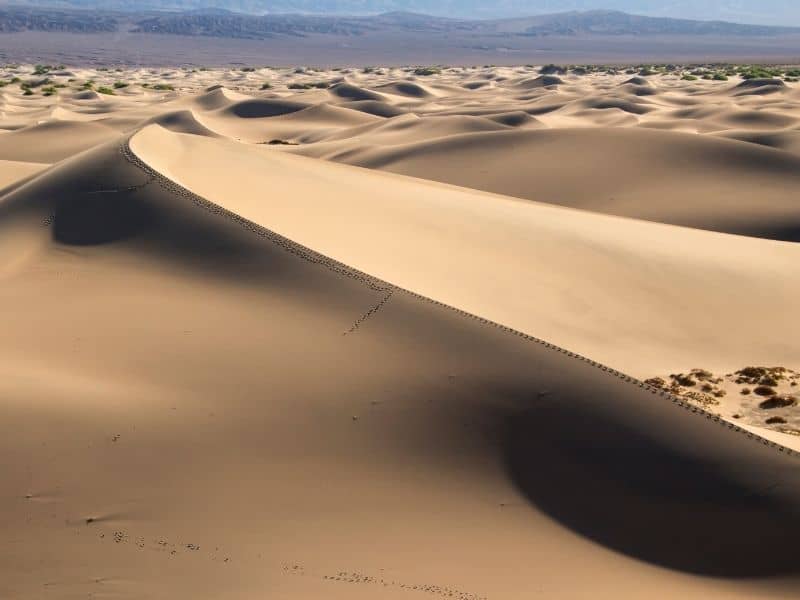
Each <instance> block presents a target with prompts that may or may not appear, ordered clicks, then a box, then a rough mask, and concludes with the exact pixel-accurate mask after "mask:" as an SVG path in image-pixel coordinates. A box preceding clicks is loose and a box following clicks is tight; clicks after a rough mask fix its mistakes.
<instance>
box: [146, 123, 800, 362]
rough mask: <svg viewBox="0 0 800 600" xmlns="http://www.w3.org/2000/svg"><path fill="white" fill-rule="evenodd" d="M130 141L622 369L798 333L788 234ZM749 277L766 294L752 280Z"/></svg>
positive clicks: (214, 186) (354, 256) (712, 354)
mask: <svg viewBox="0 0 800 600" xmlns="http://www.w3.org/2000/svg"><path fill="white" fill-rule="evenodd" d="M636 133H639V132H636ZM552 143H554V142H551V145H552ZM132 147H133V149H134V151H135V152H137V154H139V155H140V156H143V157H144V158H145V160H146V161H148V163H149V164H151V165H152V166H153V167H154V168H155V169H156V170H158V171H159V172H161V173H164V174H165V175H167V176H168V177H170V178H171V179H173V180H175V181H177V182H178V183H180V184H181V185H183V186H184V187H187V188H188V189H190V190H192V191H195V192H196V193H198V194H201V195H202V196H203V197H204V198H207V199H209V200H211V201H213V202H215V203H217V204H219V205H222V206H224V207H226V208H227V209H228V210H232V211H234V212H236V213H237V214H240V215H242V216H244V217H245V218H247V219H249V220H251V221H254V222H256V223H259V224H261V225H264V226H267V225H268V226H269V228H270V229H272V230H274V231H276V232H277V233H280V234H281V235H284V236H286V237H288V238H290V239H292V240H294V241H297V242H299V243H302V244H304V245H306V246H309V247H310V248H312V249H314V250H316V251H318V252H321V253H323V254H325V255H326V256H331V257H332V258H335V259H337V260H340V261H341V262H344V263H345V264H349V265H351V266H354V267H356V268H358V269H360V270H362V271H364V272H367V273H371V274H376V275H379V274H380V275H381V276H382V277H384V278H385V279H387V280H388V281H391V282H393V283H396V284H398V285H400V286H402V287H404V288H407V289H410V290H412V291H415V292H417V293H420V294H422V295H424V296H427V297H430V298H433V299H435V300H438V301H441V302H444V303H446V304H450V305H453V306H456V307H458V308H461V309H463V310H466V311H468V312H470V313H473V314H479V315H481V316H484V317H487V318H489V319H492V320H494V321H497V322H499V323H502V324H505V325H508V326H510V327H513V328H515V329H518V330H520V331H524V332H526V333H531V334H535V335H538V336H541V337H543V338H545V339H547V340H549V341H553V342H555V343H558V344H559V345H562V346H565V347H567V348H570V349H572V350H575V351H577V352H579V353H581V354H584V355H586V356H591V357H593V358H596V359H597V360H601V361H602V362H605V363H607V364H611V365H613V366H615V367H617V368H619V369H622V370H625V371H626V372H630V373H635V374H639V375H645V374H647V373H651V372H654V371H653V370H654V369H658V368H662V369H663V368H666V369H672V368H680V366H681V365H684V364H687V363H689V364H695V363H697V364H708V365H709V366H712V367H714V368H726V367H728V366H730V365H737V364H743V361H744V362H747V361H748V360H756V362H759V363H771V362H776V361H777V362H780V361H781V360H782V359H786V358H787V357H788V353H792V352H793V350H792V349H791V348H792V344H791V342H790V341H789V340H791V339H793V337H794V336H795V335H798V334H800V330H798V331H797V332H795V331H793V330H792V329H791V328H792V327H793V326H794V325H793V324H794V323H795V322H796V320H795V319H793V318H792V315H793V313H794V300H793V296H794V294H795V292H796V291H800V288H799V289H798V290H795V289H794V288H793V287H792V286H794V285H795V284H794V281H795V279H796V276H797V274H798V270H797V269H798V266H797V264H798V263H797V259H798V257H799V256H800V255H799V254H798V252H800V247H797V246H796V245H795V244H792V243H780V242H772V241H768V240H757V239H753V238H747V237H738V236H726V235H720V234H714V233H711V232H703V231H698V230H693V229H686V228H677V227H670V226H664V225H657V224H652V223H647V222H644V221H636V220H630V219H622V218H615V217H607V216H601V215H597V214H593V213H588V212H580V211H574V210H568V209H563V208H558V207H551V206H548V205H545V204H538V203H531V202H524V201H519V200H515V199H512V198H508V197H502V196H493V195H489V194H482V193H476V192H474V191H470V190H467V189H462V188H452V187H446V186H442V185H437V184H432V183H428V182H424V181H422V180H413V179H406V178H398V177H391V176H387V175H386V174H383V173H374V172H371V171H365V170H355V169H353V168H350V167H344V166H339V165H333V164H325V163H323V164H318V163H317V162H316V161H314V160H311V159H307V158H303V157H294V156H286V155H284V154H283V153H279V152H277V151H274V150H273V149H271V148H264V149H262V151H260V152H253V148H252V147H248V146H243V145H241V144H236V143H232V142H225V141H215V140H212V139H209V138H203V137H198V136H186V135H171V134H168V133H167V132H166V131H164V130H163V129H157V128H153V127H151V128H147V129H145V130H143V131H142V132H141V133H139V134H138V135H137V136H136V137H135V138H134V140H133V145H132ZM452 155H453V153H452V151H451V152H450V156H452ZM617 158H618V157H617ZM422 160H423V161H424V157H422ZM721 160H722V159H721ZM650 164H656V161H655V160H652V159H651V163H650ZM788 168H789V167H787V169H788ZM265 181H269V184H268V186H267V188H266V189H268V190H269V195H268V197H265V187H264V182H265ZM372 190H375V192H373V191H372ZM378 190H379V192H378ZM308 215H315V219H314V220H313V222H309V219H308V218H307V216H308ZM731 256H737V257H738V259H737V261H736V262H735V263H734V264H732V261H731V260H730V257H731ZM765 264H769V265H770V267H769V269H765V268H764V265H765ZM487 281H491V282H492V284H491V285H487V284H486V282H487ZM576 282H579V284H578V283H576ZM743 285H749V286H752V289H753V290H757V292H755V293H753V294H747V293H745V294H742V293H740V292H741V291H742V286H743ZM689 296H691V302H689V301H682V300H681V298H688V297H689ZM534 299H535V300H534ZM709 312H713V314H714V318H713V319H709V316H708V315H709ZM653 315H658V316H659V319H658V320H657V321H656V320H654V319H653ZM743 315H747V319H748V322H749V323H750V327H751V328H752V330H751V331H748V334H747V335H746V336H743V335H742V332H741V329H740V327H741V322H742V319H743ZM787 328H789V329H787ZM776 329H782V330H783V334H784V335H785V337H783V336H782V339H783V340H785V341H781V339H776V337H775V335H774V331H776ZM753 357H758V359H754V358H753ZM797 360H800V356H798V355H795V354H792V356H791V362H795V361H797Z"/></svg>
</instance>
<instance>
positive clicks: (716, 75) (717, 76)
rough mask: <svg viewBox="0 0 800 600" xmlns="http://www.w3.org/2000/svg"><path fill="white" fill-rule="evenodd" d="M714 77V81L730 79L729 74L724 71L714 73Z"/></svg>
mask: <svg viewBox="0 0 800 600" xmlns="http://www.w3.org/2000/svg"><path fill="white" fill-rule="evenodd" d="M712 79H713V80H714V81H728V76H727V75H725V74H724V73H714V76H713V77H712Z"/></svg>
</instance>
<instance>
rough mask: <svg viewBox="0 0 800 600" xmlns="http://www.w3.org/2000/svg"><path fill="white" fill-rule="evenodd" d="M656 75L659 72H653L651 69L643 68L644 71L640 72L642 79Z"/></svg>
mask: <svg viewBox="0 0 800 600" xmlns="http://www.w3.org/2000/svg"><path fill="white" fill-rule="evenodd" d="M656 73H657V71H655V70H653V69H652V68H650V67H643V68H642V69H640V70H639V76H640V77H649V76H651V75H655V74H656Z"/></svg>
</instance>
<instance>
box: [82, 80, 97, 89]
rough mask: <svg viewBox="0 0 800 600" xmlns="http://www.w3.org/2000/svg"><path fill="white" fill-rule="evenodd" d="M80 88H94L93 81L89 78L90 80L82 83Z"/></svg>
mask: <svg viewBox="0 0 800 600" xmlns="http://www.w3.org/2000/svg"><path fill="white" fill-rule="evenodd" d="M81 88H83V89H84V90H91V89H94V81H91V80H90V81H87V82H86V83H84V84H83V85H82V86H81Z"/></svg>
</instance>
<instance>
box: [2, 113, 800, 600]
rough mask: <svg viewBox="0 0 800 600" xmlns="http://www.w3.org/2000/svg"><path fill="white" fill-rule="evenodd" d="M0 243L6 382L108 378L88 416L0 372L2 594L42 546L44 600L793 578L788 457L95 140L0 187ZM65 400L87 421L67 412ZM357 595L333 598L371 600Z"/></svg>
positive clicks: (513, 590)
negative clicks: (19, 250) (9, 187)
mask: <svg viewBox="0 0 800 600" xmlns="http://www.w3.org/2000/svg"><path fill="white" fill-rule="evenodd" d="M151 129H152V128H151ZM212 141H213V140H212ZM135 147H136V146H135ZM140 148H145V149H146V146H140ZM142 156H143V158H145V160H147V159H148V156H147V155H146V154H143V155H142ZM150 158H153V156H152V155H151V156H150ZM297 160H299V159H297ZM56 191H58V192H59V193H55V192H56ZM265 193H269V186H267V187H265ZM273 193H274V192H273ZM0 234H2V236H3V237H6V236H11V235H14V236H16V237H17V239H25V240H27V241H28V243H29V245H30V247H31V248H33V250H32V251H31V252H30V253H28V254H27V255H26V259H25V260H24V261H22V262H18V263H17V264H15V265H12V266H9V265H7V264H6V265H3V268H5V270H3V269H2V268H0V273H2V277H3V284H4V285H3V289H4V290H8V289H13V293H8V292H5V293H3V295H2V296H0V308H2V310H3V312H4V313H10V312H13V313H14V314H15V319H14V322H13V323H11V324H10V326H9V327H4V328H3V330H2V332H0V340H1V341H2V344H0V348H3V349H4V351H8V349H12V348H13V349H14V353H15V355H14V357H10V356H5V357H3V358H4V359H5V361H4V362H5V363H6V365H12V366H15V368H16V369H17V370H19V369H20V367H21V366H24V369H23V370H24V371H25V372H29V373H36V372H37V370H39V369H47V370H48V371H49V372H50V373H58V372H66V371H68V372H70V373H85V374H86V375H87V376H93V377H94V379H92V378H91V377H90V379H89V380H92V381H93V383H94V385H95V386H96V385H98V383H97V382H99V381H109V377H112V378H113V381H114V385H113V386H112V385H110V384H108V385H107V386H106V387H105V388H103V389H104V394H103V395H102V396H97V397H95V395H93V393H91V392H89V391H88V390H89V388H84V387H82V385H81V383H80V379H70V380H67V382H68V384H67V385H64V386H61V387H60V388H55V389H52V388H44V387H42V385H43V382H42V380H41V379H39V378H36V377H33V378H31V377H27V378H26V377H21V378H20V377H4V378H2V380H0V381H1V383H0V386H1V387H0V389H3V390H4V394H5V395H6V396H7V397H10V398H12V399H13V400H12V401H11V402H10V403H9V406H8V409H7V411H6V415H5V417H4V419H3V421H2V425H0V428H1V429H0V432H2V435H0V440H1V441H0V448H2V453H1V454H0V455H2V456H3V460H4V472H5V473H6V479H5V486H6V489H7V490H9V494H8V495H6V496H5V497H4V498H3V500H2V502H3V507H2V508H3V510H2V511H0V515H2V516H0V520H1V521H2V524H3V530H4V531H5V532H7V534H8V535H9V537H10V538H11V539H16V540H20V541H18V542H17V543H16V544H15V546H14V550H13V557H12V556H10V555H9V556H5V557H4V558H5V559H8V560H3V561H2V563H0V564H3V565H6V566H4V567H0V569H2V570H3V571H5V572H4V573H3V574H2V575H3V576H2V578H1V579H2V581H3V585H4V586H5V589H7V590H10V592H11V593H12V595H16V596H17V597H24V596H25V595H26V594H30V593H31V592H32V591H33V590H38V589H40V586H41V581H40V580H39V578H38V576H37V575H36V574H35V573H32V572H31V571H29V570H26V569H23V568H18V567H20V566H22V565H25V564H30V561H33V560H39V559H41V558H42V548H43V547H44V548H45V550H44V554H45V558H47V559H49V564H51V565H52V568H51V569H50V572H49V573H48V575H49V577H48V580H49V581H53V582H54V583H53V584H52V585H53V586H55V587H54V588H51V589H53V590H54V591H55V592H59V591H61V592H67V590H69V592H70V593H74V592H76V591H77V592H84V591H87V590H89V589H90V586H92V585H97V584H96V580H97V579H98V578H100V579H103V581H104V582H105V584H106V585H108V586H111V587H110V589H111V590H113V591H114V592H115V593H117V594H119V595H124V594H127V595H129V596H131V597H143V596H151V597H158V598H161V597H164V598H166V597H183V596H187V597H188V596H190V595H191V596H192V597H215V595H216V596H218V594H219V593H221V592H222V591H223V590H224V592H225V594H226V596H228V597H234V598H240V597H241V598H244V597H247V595H248V593H251V592H252V590H253V589H261V588H263V586H265V585H266V586H270V587H274V588H275V589H277V590H278V592H277V597H282V598H289V597H298V595H300V596H305V595H314V594H317V595H318V594H319V593H322V592H324V591H326V590H327V591H330V590H340V589H342V586H345V585H347V583H346V582H347V580H348V578H344V581H343V580H342V578H341V577H340V578H339V580H336V581H334V580H333V578H331V580H328V578H327V575H326V576H324V577H323V574H324V573H326V572H330V571H331V570H332V569H334V565H336V564H338V565H352V566H351V567H347V566H345V567H339V569H342V568H350V569H353V570H355V571H357V572H359V573H374V574H378V573H379V572H380V571H382V570H383V569H384V568H387V569H389V568H390V569H391V572H392V574H391V584H390V583H389V582H388V581H386V582H385V583H384V586H382V587H388V588H390V589H388V590H386V592H385V593H386V594H387V597H388V595H389V594H390V593H394V592H397V593H399V592H400V590H398V589H397V588H396V585H397V582H401V581H410V582H418V581H428V582H436V584H437V585H435V586H433V587H434V588H436V589H443V586H445V584H446V586H445V587H444V589H445V594H444V595H446V590H447V589H450V590H451V591H452V590H453V589H456V590H466V591H461V592H458V591H457V592H456V593H455V594H454V595H456V596H458V597H460V598H465V599H469V598H477V597H483V596H485V597H491V598H496V597H504V598H524V597H527V596H526V594H527V590H528V587H527V584H529V583H530V581H532V580H535V581H536V585H537V586H538V588H537V589H540V590H542V592H543V593H545V594H547V595H551V596H552V595H555V594H557V595H558V596H559V597H564V598H569V597H583V596H585V593H586V589H585V588H584V587H583V584H582V583H581V582H580V581H579V578H576V577H575V576H574V575H575V573H576V568H575V566H574V565H576V564H578V565H586V567H585V568H586V571H585V572H586V573H587V574H590V575H591V581H592V593H593V594H603V593H607V594H612V593H613V594H616V595H624V594H637V593H641V592H642V591H643V590H648V595H649V597H655V598H669V597H674V595H675V594H676V593H678V594H681V595H682V597H696V598H715V597H737V596H738V597H742V598H745V597H751V594H752V593H755V592H758V593H767V594H776V595H779V594H781V593H785V592H787V591H788V590H791V589H793V586H795V585H796V584H797V580H798V576H800V568H798V566H797V562H796V561H795V560H794V558H793V554H794V553H793V550H794V543H795V542H794V540H795V539H796V537H797V535H798V534H799V533H800V514H798V506H800V471H799V470H798V468H799V467H800V463H799V462H798V460H797V458H796V456H794V455H790V454H788V453H787V452H786V451H783V450H779V449H778V448H777V447H775V446H772V445H768V444H766V443H759V440H758V438H755V437H754V436H752V435H748V434H745V433H743V432H741V431H740V430H736V429H735V428H733V427H732V426H730V425H726V424H723V423H721V422H719V421H718V420H716V419H714V418H710V417H706V416H704V415H702V414H698V413H697V412H696V409H695V410H694V411H692V410H689V409H687V408H685V407H683V406H681V405H678V404H676V403H675V402H674V401H672V400H671V399H670V398H669V397H659V396H658V395H657V394H655V393H654V392H653V391H651V390H649V389H647V388H645V387H642V386H641V385H639V384H637V383H636V382H634V381H631V380H630V379H629V378H627V377H625V376H623V375H621V374H619V373H617V372H614V371H609V370H608V369H606V368H601V367H599V366H597V365H595V364H593V363H591V362H589V361H586V360H581V359H580V358H578V357H575V356H573V355H570V354H569V353H565V352H563V351H560V350H558V349H557V348H553V347H551V346H549V345H548V344H545V343H538V342H537V341H536V340H534V339H531V338H528V337H526V336H523V335H520V334H517V333H515V332H512V331H509V330H507V329H504V328H501V327H498V326H495V325H493V324H492V323H490V322H487V321H485V320H482V319H479V318H475V317H470V316H469V315H466V314H464V313H460V312H458V311H455V310H453V309H450V308H448V307H446V306H443V305H441V304H437V303H433V302H430V301H427V300H425V299H424V298H421V297H419V296H416V295H414V294H411V293H407V292H404V291H403V290H401V289H398V288H396V287H394V286H392V285H389V284H387V283H384V282H383V281H381V280H379V279H375V278H373V277H371V276H369V275H365V274H363V273H360V272H358V271H354V270H352V269H351V268H349V267H347V266H345V265H342V264H340V263H337V262H334V261H332V260H331V259H329V258H326V257H325V256H322V255H319V254H316V253H314V252H312V251H310V250H307V249H306V248H304V247H302V246H299V245H297V244H296V243H294V242H293V241H291V240H288V239H286V238H283V237H280V236H277V235H276V234H274V233H272V232H270V231H269V230H265V229H262V228H261V227H259V226H258V225H255V224H254V223H252V222H248V221H246V220H244V219H242V218H241V217H239V216H238V215H237V214H235V213H233V212H229V211H226V210H223V209H221V208H220V207H219V206H217V205H214V204H209V203H207V202H206V201H204V200H203V199H201V198H199V197H197V196H194V195H192V194H190V193H187V192H186V191H185V190H184V189H183V188H180V187H178V186H176V185H174V184H173V183H171V182H170V181H169V180H166V179H164V178H163V177H161V176H159V175H158V174H157V173H155V172H153V171H151V170H150V169H149V167H147V166H146V165H143V164H142V163H141V162H140V161H139V159H137V158H136V157H135V155H133V154H132V153H131V152H130V151H129V150H126V149H123V152H120V151H119V149H118V147H117V146H116V145H108V146H105V147H101V148H99V149H96V150H93V151H92V152H90V153H86V154H84V155H81V156H79V157H76V158H75V159H72V160H70V161H66V162H65V163H62V164H61V165H59V166H57V167H56V168H54V169H51V170H49V171H48V172H47V173H45V174H43V175H41V176H39V177H37V178H35V179H34V180H32V181H29V182H28V183H26V184H24V185H22V186H20V187H19V188H17V189H16V190H15V191H13V192H12V193H10V194H8V195H6V196H4V197H3V198H2V199H0ZM2 256H4V257H7V255H6V254H3V255H2ZM6 260H7V258H6ZM52 270H56V271H58V272H59V273H60V274H61V276H60V277H59V278H52V277H44V276H43V275H44V274H45V273H46V272H47V271H52ZM122 280H125V281H126V282H127V285H125V286H121V285H119V283H120V282H121V281H122ZM166 282H169V285H168V286H165V283H166ZM131 290H135V292H134V293H131ZM76 336H77V341H76ZM83 336H88V338H89V340H90V343H83V342H81V341H80V339H81V338H82V337H83ZM120 340H124V343H122V344H120ZM67 346H68V347H70V348H71V352H69V353H65V352H64V348H65V347H67ZM198 348H201V349H202V350H201V351H198ZM98 356H103V357H104V360H103V361H102V371H101V372H99V371H98V369H100V367H99V363H98V360H97V357H98ZM12 358H13V360H12ZM145 390H147V391H148V393H146V394H145V393H144V391H145ZM130 394H132V395H133V396H138V397H139V399H140V400H139V401H138V402H134V403H129V402H128V401H126V399H125V398H126V396H127V395H130ZM259 394H263V397H258V396H259ZM77 402H82V403H83V404H86V403H90V405H91V406H93V407H94V410H93V412H92V414H91V417H90V418H85V419H83V418H81V419H79V418H77V417H75V415H74V414H72V413H71V411H66V410H65V409H64V407H66V406H70V404H71V403H77ZM32 407H33V408H32ZM59 407H61V408H59ZM174 411H177V413H176V412H174ZM176 417H177V418H176ZM59 423H62V424H63V423H68V424H69V425H70V427H64V426H63V425H62V426H60V427H59V426H58V424H59ZM132 426H133V427H132ZM112 431H122V437H121V438H120V439H119V441H117V440H114V442H110V441H108V436H110V433H111V432H112ZM188 440H193V442H192V443H191V444H188V443H187V441H188ZM43 444H46V450H42V448H43V447H44V446H43ZM277 456H279V457H280V460H276V457H277ZM154 457H158V459H157V460H154ZM98 465H102V467H103V468H102V469H100V470H98V468H97V466H98ZM187 465H197V466H198V467H189V468H188V469H187ZM200 466H202V468H200ZM253 469H257V471H258V476H257V477H253ZM32 473H34V474H35V476H32V475H31V474H32ZM323 482H324V488H323V487H321V486H323ZM323 489H324V493H323V492H322V490H323ZM189 498H192V501H191V502H187V500H188V499H189ZM506 503H510V504H511V506H515V507H516V508H514V509H513V510H505V509H502V508H501V507H502V506H504V505H505V504H506ZM312 515H313V518H311V516H312ZM101 533H102V534H104V536H101V535H100V534H101ZM117 534H119V536H120V537H119V539H118V543H117V544H114V541H113V540H115V539H117ZM125 536H128V537H129V538H130V540H131V543H127V541H126V537H125ZM134 539H135V540H139V539H141V540H142V546H141V547H140V549H136V548H135V547H134V546H133V543H132V540H134ZM156 540H162V541H163V543H164V544H169V543H171V541H173V540H174V541H176V542H177V541H182V542H187V541H189V540H193V543H192V544H189V545H188V547H189V551H188V552H189V554H192V553H193V555H192V556H191V557H189V558H184V557H183V556H182V555H179V556H177V557H176V558H174V560H173V559H170V556H169V555H168V554H167V553H165V552H161V553H160V554H159V553H158V551H157V548H158V546H157V545H156ZM159 543H161V542H159ZM137 544H138V541H137ZM183 545H184V546H185V543H184V544H183ZM151 546H152V547H153V548H154V549H151ZM192 547H196V550H193V549H192ZM214 547H216V552H218V553H219V554H212V555H213V556H218V557H219V560H217V561H212V560H205V562H201V558H202V557H203V556H204V554H203V553H204V552H205V553H207V552H209V550H207V548H214ZM754 547H759V548H769V552H755V553H754V552H752V549H753V548H754ZM67 548H69V552H66V551H65V550H66V549H67ZM609 550H611V551H613V552H609ZM183 551H184V552H186V550H185V549H184V550H183ZM256 555H257V558H256ZM223 556H228V557H229V558H230V557H233V559H234V560H233V563H232V565H233V566H232V567H228V566H226V565H227V562H228V561H227V560H226V561H225V562H224V563H223V561H222V557H223ZM565 556H569V557H570V560H569V561H564V560H563V558H564V557H565ZM290 557H291V558H290ZM443 557H446V558H443ZM632 559H633V560H632ZM170 560H173V562H169V561H170ZM192 560H193V561H196V562H190V561H192ZM287 561H292V562H293V563H294V564H295V565H297V564H298V563H300V564H302V565H304V567H303V569H304V571H303V574H304V575H305V576H303V577H297V576H293V575H292V574H291V573H289V574H287V572H286V568H282V567H281V565H282V564H286V562H287ZM647 563H650V564H647ZM290 564H291V563H290ZM465 564H474V565H481V568H480V569H476V570H471V569H464V565H465ZM198 565H200V566H198ZM653 565H657V566H659V567H666V568H667V569H662V568H656V567H655V566H653ZM154 568H157V569H158V572H159V573H160V575H159V577H158V578H153V577H148V576H147V575H146V573H148V572H152V571H153V569H154ZM297 568H298V567H294V569H295V570H296V569H297ZM225 569H228V570H227V571H225ZM326 569H328V571H326ZM290 571H291V569H290ZM470 571H480V573H477V572H470ZM334 572H335V571H334ZM622 573H625V575H626V576H625V577H621V574H622ZM686 573H689V574H699V575H714V576H716V577H718V578H719V579H717V580H709V579H705V578H697V577H693V576H690V575H687V574H686ZM729 577H747V578H755V580H752V581H744V582H742V583H741V586H740V587H732V586H730V585H729V583H728V582H727V581H726V579H725V578H729ZM34 578H35V581H34V580H33V579H34ZM437 578H438V579H437ZM440 582H442V584H441V585H439V583H440ZM404 585H405V584H404ZM67 586H70V587H67ZM393 586H394V587H393ZM476 586H478V587H477V588H476ZM357 587H358V586H353V587H351V588H348V590H347V593H349V594H350V595H349V597H355V598H361V597H365V598H366V597H370V596H369V595H370V594H372V595H373V597H374V594H375V593H376V591H375V590H376V589H378V590H379V589H381V588H373V587H370V586H366V588H367V589H366V591H360V590H359V589H357ZM473 591H475V593H474V594H473V593H472V592H473ZM522 591H525V592H526V594H522V595H521V592H522ZM382 593H383V592H382ZM363 594H367V595H366V596H365V595H363ZM403 597H405V596H403Z"/></svg>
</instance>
